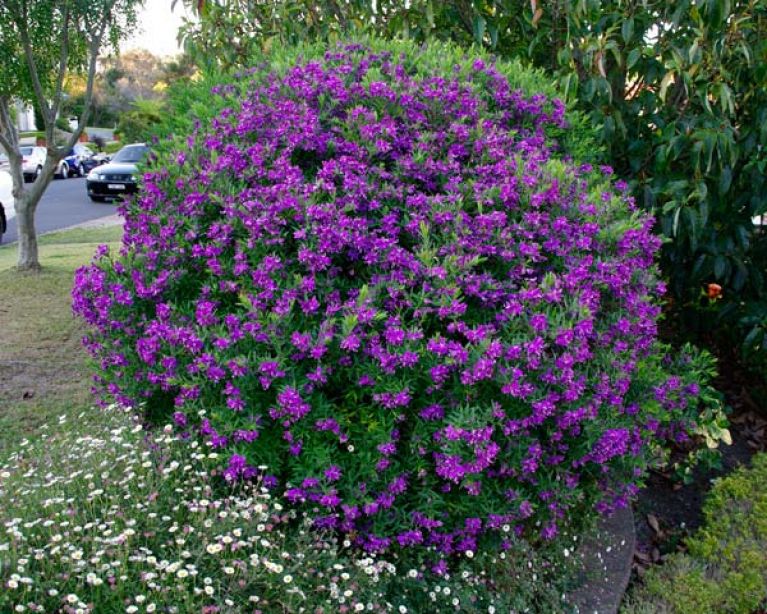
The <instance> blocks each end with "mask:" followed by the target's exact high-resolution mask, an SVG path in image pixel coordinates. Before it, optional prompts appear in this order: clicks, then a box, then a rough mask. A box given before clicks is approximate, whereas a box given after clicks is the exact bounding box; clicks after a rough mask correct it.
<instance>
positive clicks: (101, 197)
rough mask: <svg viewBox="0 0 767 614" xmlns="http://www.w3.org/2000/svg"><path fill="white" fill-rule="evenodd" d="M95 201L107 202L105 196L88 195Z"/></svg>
mask: <svg viewBox="0 0 767 614" xmlns="http://www.w3.org/2000/svg"><path fill="white" fill-rule="evenodd" d="M88 198H90V199H91V200H92V201H93V202H94V203H103V202H106V198H104V197H103V196H88Z"/></svg>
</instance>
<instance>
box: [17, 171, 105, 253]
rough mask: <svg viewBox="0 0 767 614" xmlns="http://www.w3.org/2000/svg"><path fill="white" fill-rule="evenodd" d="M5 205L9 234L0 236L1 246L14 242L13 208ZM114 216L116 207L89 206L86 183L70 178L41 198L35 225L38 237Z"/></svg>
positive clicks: (54, 184)
mask: <svg viewBox="0 0 767 614" xmlns="http://www.w3.org/2000/svg"><path fill="white" fill-rule="evenodd" d="M3 205H5V215H6V216H7V217H8V218H9V220H8V231H7V232H6V234H4V235H3V243H12V242H14V241H16V240H17V238H18V235H17V232H16V220H15V219H13V218H14V217H15V212H14V210H13V205H12V204H11V203H8V204H6V203H5V202H3ZM116 212H117V203H116V202H114V203H92V202H91V201H90V200H89V199H88V195H87V194H86V192H85V179H83V178H81V177H72V178H70V179H54V180H53V181H52V182H51V183H50V185H49V186H48V189H47V190H46V191H45V194H43V197H42V199H40V203H39V204H38V205H37V213H36V214H35V225H36V227H37V233H38V234H42V233H44V232H50V231H52V230H60V229H62V228H69V227H70V226H75V225H79V224H82V223H83V222H89V221H91V220H97V219H99V218H105V217H107V216H113V215H115V213H116Z"/></svg>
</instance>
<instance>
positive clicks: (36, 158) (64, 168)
mask: <svg viewBox="0 0 767 614" xmlns="http://www.w3.org/2000/svg"><path fill="white" fill-rule="evenodd" d="M19 152H20V153H21V172H22V173H24V180H25V181H34V180H35V179H36V178H37V176H38V175H39V174H40V173H42V172H43V165H44V164H45V159H46V158H47V157H48V150H47V149H45V147H39V146H32V145H25V146H23V147H19ZM74 170H75V169H70V168H69V165H68V164H67V162H66V160H62V161H61V162H59V165H58V166H57V167H56V173H55V176H56V177H60V178H61V179H66V178H67V177H69V174H70V172H74Z"/></svg>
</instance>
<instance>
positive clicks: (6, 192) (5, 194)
mask: <svg viewBox="0 0 767 614" xmlns="http://www.w3.org/2000/svg"><path fill="white" fill-rule="evenodd" d="M12 188H13V183H12V182H11V176H10V175H9V174H8V173H6V172H5V171H3V170H0V243H2V242H3V235H4V234H5V231H6V230H8V218H7V217H6V215H5V210H6V209H8V211H12V209H13V194H12V193H11V190H12Z"/></svg>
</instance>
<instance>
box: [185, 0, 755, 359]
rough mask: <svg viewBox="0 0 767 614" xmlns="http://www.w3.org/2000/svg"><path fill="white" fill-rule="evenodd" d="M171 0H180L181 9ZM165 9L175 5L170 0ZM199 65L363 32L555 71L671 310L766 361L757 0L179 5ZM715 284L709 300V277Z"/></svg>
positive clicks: (236, 63)
mask: <svg viewBox="0 0 767 614" xmlns="http://www.w3.org/2000/svg"><path fill="white" fill-rule="evenodd" d="M176 1H177V0H176ZM174 4H175V1H174ZM186 5H187V6H188V7H189V8H190V9H191V10H192V12H193V13H194V14H195V17H196V18H195V19H187V20H186V23H185V25H184V27H183V29H182V34H181V36H182V40H183V42H184V44H185V46H186V49H187V51H188V52H189V53H190V54H191V55H192V56H193V57H194V58H196V59H197V61H198V62H199V63H200V65H201V66H209V67H215V68H222V69H228V68H234V67H241V66H243V65H247V64H252V63H253V58H254V57H257V55H258V54H259V53H261V52H262V51H263V50H268V49H269V48H270V47H272V46H275V45H276V44H280V45H283V44H288V43H293V42H295V41H297V40H304V39H312V38H319V39H321V40H327V41H333V40H336V39H338V38H340V37H343V36H346V35H348V34H351V33H353V32H355V31H359V30H365V31H370V32H374V33H376V34H377V35H383V36H385V37H390V38H396V37H407V38H412V39H415V40H417V41H419V42H420V41H425V40H427V39H429V38H437V39H450V40H453V41H456V42H458V43H460V44H463V45H466V46H469V45H471V44H476V45H481V46H483V47H485V48H488V49H491V50H492V51H493V52H494V53H496V54H498V55H499V56H502V57H521V58H524V59H526V61H528V62H530V63H532V64H533V65H535V66H538V67H541V68H545V69H547V70H549V71H551V72H552V73H553V74H554V75H555V76H556V78H557V79H558V82H559V84H560V86H561V87H560V91H561V93H562V95H563V96H565V97H567V98H569V100H570V101H571V103H572V104H574V105H575V106H576V108H579V109H580V110H581V111H583V112H584V113H586V114H587V115H588V116H589V117H590V118H591V121H592V125H593V126H594V128H595V130H596V131H597V135H598V138H599V139H600V140H601V143H602V145H603V147H604V151H605V154H606V155H605V157H604V160H605V162H606V163H609V164H610V165H611V166H613V167H614V168H615V170H616V172H617V173H618V174H619V175H620V176H621V177H622V178H624V179H625V180H627V181H628V182H629V184H630V185H631V187H632V189H633V193H634V195H635V197H636V199H637V202H638V203H639V204H640V205H642V206H644V207H645V208H647V209H648V210H651V211H652V212H653V213H654V214H655V216H656V219H657V220H658V231H659V232H661V233H662V234H663V235H665V236H666V237H667V238H668V239H669V241H668V242H667V243H666V244H665V245H664V249H663V259H662V264H663V269H664V273H665V276H666V278H667V279H668V281H669V284H670V287H671V290H672V291H673V294H672V296H673V298H674V300H673V302H670V303H669V309H670V312H671V313H673V314H675V315H676V316H678V318H677V320H676V322H677V323H678V324H680V325H681V326H682V329H683V330H686V331H687V332H688V333H691V334H695V335H698V334H703V335H707V336H708V337H709V338H710V339H711V340H714V338H715V340H716V341H717V342H720V341H722V340H724V339H723V338H727V340H728V341H729V342H733V341H738V342H742V343H741V349H742V351H743V353H744V354H745V355H747V356H749V357H750V358H755V359H756V360H757V364H759V365H762V366H764V365H767V283H766V282H767V280H765V276H764V272H765V270H767V232H765V229H764V228H759V227H755V226H754V224H753V223H752V219H753V218H754V217H756V216H761V215H763V214H765V212H766V211H767V172H766V171H767V0H547V1H546V2H544V1H543V0H480V1H477V0H445V1H444V2H437V1H435V0H412V1H411V2H408V3H405V2H401V1H399V0H348V1H343V2H341V1H338V0H276V1H274V2H268V3H265V2H258V1H255V0H187V1H186ZM714 283H715V284H716V285H717V286H721V288H722V291H721V292H719V291H716V292H713V293H712V292H710V291H708V288H714V286H710V285H709V284H714Z"/></svg>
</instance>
